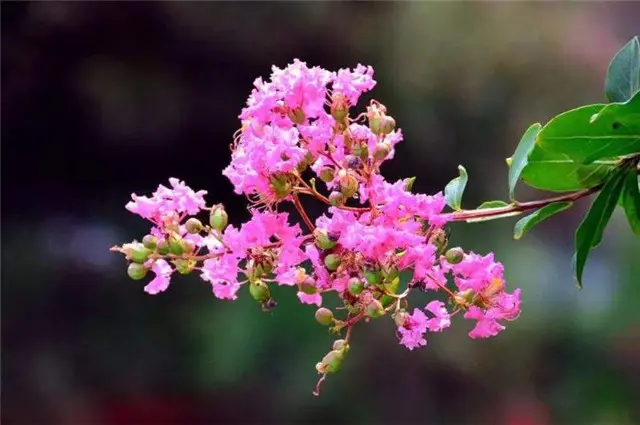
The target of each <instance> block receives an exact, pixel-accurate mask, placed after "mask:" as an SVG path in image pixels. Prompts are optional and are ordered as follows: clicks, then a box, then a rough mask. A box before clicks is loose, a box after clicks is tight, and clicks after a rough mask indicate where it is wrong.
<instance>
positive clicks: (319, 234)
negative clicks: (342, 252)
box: [313, 228, 337, 250]
mask: <svg viewBox="0 0 640 425" xmlns="http://www.w3.org/2000/svg"><path fill="white" fill-rule="evenodd" d="M313 237H314V241H315V244H316V246H317V247H318V248H320V249H324V250H327V249H331V248H333V247H334V246H336V242H337V240H332V238H330V237H329V234H328V233H327V231H326V230H324V229H320V228H316V230H314V232H313Z"/></svg>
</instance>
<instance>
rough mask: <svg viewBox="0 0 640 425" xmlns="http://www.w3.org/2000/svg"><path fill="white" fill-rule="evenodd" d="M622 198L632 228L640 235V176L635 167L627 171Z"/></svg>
mask: <svg viewBox="0 0 640 425" xmlns="http://www.w3.org/2000/svg"><path fill="white" fill-rule="evenodd" d="M620 198H621V199H622V206H623V207H624V212H625V214H626V215H627V220H628V221H629V225H630V226H631V230H633V233H635V234H636V235H638V236H640V176H638V173H637V171H636V170H635V169H631V170H629V171H628V172H627V176H626V177H625V179H624V189H623V190H622V196H621V197H620Z"/></svg>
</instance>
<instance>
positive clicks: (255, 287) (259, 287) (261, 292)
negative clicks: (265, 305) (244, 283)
mask: <svg viewBox="0 0 640 425" xmlns="http://www.w3.org/2000/svg"><path fill="white" fill-rule="evenodd" d="M249 293H250V294H251V296H252V297H253V299H254V300H256V301H259V302H264V301H267V300H268V299H269V298H271V291H269V286H268V285H267V284H266V283H264V282H263V281H262V280H260V279H257V280H255V281H253V282H251V283H250V284H249Z"/></svg>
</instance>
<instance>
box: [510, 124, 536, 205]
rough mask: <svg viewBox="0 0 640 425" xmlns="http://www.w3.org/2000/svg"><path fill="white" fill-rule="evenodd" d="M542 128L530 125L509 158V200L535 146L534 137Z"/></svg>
mask: <svg viewBox="0 0 640 425" xmlns="http://www.w3.org/2000/svg"><path fill="white" fill-rule="evenodd" d="M541 128H542V126H541V125H540V124H539V123H535V124H533V125H531V126H530V127H529V128H528V129H527V131H525V132H524V134H523V135H522V138H521V139H520V143H518V147H516V151H515V152H514V154H513V156H512V157H511V164H510V165H509V199H511V200H512V201H513V199H514V197H513V193H514V191H515V188H516V184H517V183H518V179H519V178H520V173H522V170H523V169H524V167H526V165H527V160H528V157H529V153H530V152H531V150H532V149H533V147H534V146H535V142H536V136H537V135H538V133H539V132H540V129H541Z"/></svg>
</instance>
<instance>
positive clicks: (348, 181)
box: [339, 173, 359, 198]
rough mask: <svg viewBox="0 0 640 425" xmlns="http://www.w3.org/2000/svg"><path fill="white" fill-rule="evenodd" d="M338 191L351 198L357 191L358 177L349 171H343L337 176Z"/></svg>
mask: <svg viewBox="0 0 640 425" xmlns="http://www.w3.org/2000/svg"><path fill="white" fill-rule="evenodd" d="M339 183H340V192H341V193H342V194H343V195H344V197H345V198H351V197H352V196H353V195H355V194H356V193H357V192H358V186H359V184H358V179H356V177H355V176H354V175H353V174H351V173H344V174H343V175H342V176H339Z"/></svg>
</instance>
